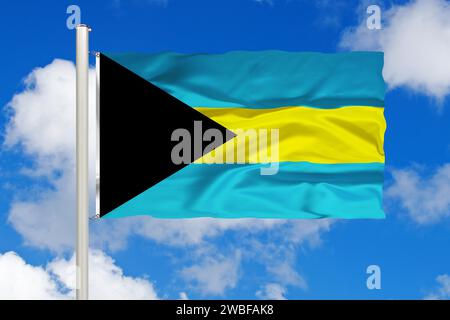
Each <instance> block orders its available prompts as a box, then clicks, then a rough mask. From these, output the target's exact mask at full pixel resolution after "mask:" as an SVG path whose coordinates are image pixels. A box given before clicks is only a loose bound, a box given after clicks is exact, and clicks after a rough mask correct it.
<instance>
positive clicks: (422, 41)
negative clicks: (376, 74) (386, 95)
mask: <svg viewBox="0 0 450 320" xmlns="http://www.w3.org/2000/svg"><path fill="white" fill-rule="evenodd" d="M381 15H382V21H383V23H382V29H381V30H369V29H368V28H367V27H366V18H367V16H364V17H363V19H362V21H361V23H360V25H359V26H357V27H355V28H350V29H347V30H345V31H344V33H343V36H342V39H341V42H340V46H341V47H342V48H345V49H351V50H380V51H384V52H385V66H384V70H383V75H384V78H385V80H386V82H387V83H388V84H389V86H390V87H392V88H394V87H398V86H405V87H407V88H409V89H412V90H414V91H417V92H420V93H423V94H426V95H429V96H432V97H434V98H437V99H438V100H442V99H443V98H444V97H445V96H446V95H448V94H449V93H450V19H449V18H448V17H449V16H450V3H449V2H448V1H445V0H417V1H410V2H408V3H406V4H402V5H393V6H392V7H391V8H390V9H388V10H386V11H382V13H381Z"/></svg>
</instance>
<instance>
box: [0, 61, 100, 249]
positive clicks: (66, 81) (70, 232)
mask: <svg viewBox="0 0 450 320" xmlns="http://www.w3.org/2000/svg"><path fill="white" fill-rule="evenodd" d="M89 89H90V101H89V103H90V106H94V105H95V95H94V93H95V78H94V71H93V70H91V73H90V86H89ZM7 109H8V110H9V113H10V114H11V117H10V119H9V122H8V125H7V128H6V132H5V144H4V146H3V148H4V149H12V148H14V147H16V148H19V149H20V150H21V151H22V152H23V154H25V155H27V156H29V157H31V158H32V159H33V160H34V161H33V166H32V167H29V168H24V170H23V173H25V174H26V175H29V176H31V177H35V178H36V181H37V182H39V181H42V179H44V181H45V182H46V183H47V184H48V185H50V188H48V186H46V187H42V188H39V187H38V188H37V191H35V192H34V193H33V194H32V196H30V195H29V192H28V190H27V192H26V193H24V194H23V195H20V194H18V195H16V199H15V200H14V201H13V202H12V203H11V206H10V213H9V218H8V220H9V222H10V223H11V224H12V225H13V227H14V228H15V229H16V230H17V231H18V232H19V233H20V234H21V235H22V236H23V237H24V240H25V243H26V244H27V245H31V246H36V247H39V248H49V249H51V250H54V251H61V250H70V249H72V248H73V245H74V237H75V234H74V228H73V223H74V221H75V211H74V210H75V159H74V157H75V120H74V119H75V66H74V64H73V63H72V62H70V61H65V60H59V59H55V60H54V61H53V62H52V63H51V64H49V65H47V66H45V67H43V68H36V69H34V70H33V71H32V72H31V73H30V74H29V75H28V76H27V77H26V79H25V89H24V90H23V91H22V92H20V93H18V94H16V95H14V97H13V98H12V100H11V101H10V102H9V103H8V105H7ZM94 115H95V109H94V108H91V109H90V116H91V117H90V123H89V126H90V132H91V134H90V141H92V142H93V141H95V140H94V139H95V135H94V134H95V130H94V128H95V127H94V126H95V122H94V120H95V119H94ZM94 154H95V145H94V143H91V144H90V155H91V159H94V157H93V155H94ZM94 165H95V163H94V162H93V161H91V166H90V172H91V173H92V174H91V186H90V191H91V194H94V186H95V177H94ZM91 210H92V212H93V210H94V202H92V205H91Z"/></svg>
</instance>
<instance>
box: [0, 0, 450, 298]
mask: <svg viewBox="0 0 450 320" xmlns="http://www.w3.org/2000/svg"><path fill="white" fill-rule="evenodd" d="M373 3H377V4H379V5H380V6H381V8H382V17H383V29H382V30H378V31H372V30H366V28H365V20H364V17H365V8H366V2H360V1H326V0H321V1H317V2H313V1H305V0H290V1H288V0H273V1H253V0H228V1H224V0H215V1H210V0H209V1H208V0H189V1H186V0H167V1H150V0H130V1H126V0H117V1H113V0H111V1H102V2H100V1H77V2H68V1H58V3H57V4H56V2H54V1H39V2H35V1H15V2H12V1H9V2H2V4H0V12H1V13H0V15H1V19H0V23H1V27H2V30H3V32H2V33H1V35H0V41H1V43H2V44H3V48H4V50H2V53H1V55H2V59H0V70H1V77H0V88H1V91H0V106H1V108H2V112H1V113H0V131H1V132H2V135H1V143H2V149H1V154H0V168H1V171H0V270H6V271H8V270H10V271H9V272H11V274H10V275H9V276H8V277H11V278H14V276H17V277H18V275H17V272H18V271H17V270H22V269H20V268H25V269H27V268H26V267H27V266H28V267H30V268H31V266H34V269H33V270H34V271H30V270H29V269H30V268H28V269H27V270H26V272H25V271H24V274H26V275H27V276H29V277H30V278H31V279H34V278H33V277H40V278H39V279H41V282H42V283H44V284H45V285H47V287H45V285H43V286H44V287H45V288H46V289H42V290H41V291H39V290H38V289H36V290H37V291H36V295H35V296H36V297H37V296H39V295H41V297H43V298H46V297H57V298H60V297H66V298H67V296H65V295H64V294H65V293H64V292H63V293H61V292H59V291H58V289H55V288H53V289H52V284H54V283H59V282H58V281H60V282H62V283H64V284H66V285H67V286H68V287H70V284H69V285H68V284H67V281H68V282H70V280H67V279H66V278H64V274H65V273H64V272H65V271H64V270H66V269H64V268H66V267H67V268H68V269H67V270H71V269H70V266H71V260H70V258H71V255H72V252H73V248H72V245H73V243H72V242H73V234H71V232H73V229H72V227H73V228H74V227H75V226H74V224H72V221H73V222H74V220H73V213H74V209H73V208H72V205H73V202H71V201H72V200H73V190H71V188H70V184H71V183H73V179H72V178H71V175H73V170H72V169H71V165H72V164H73V161H72V158H73V145H71V142H72V140H71V139H72V138H71V137H72V136H71V134H72V133H71V132H66V131H64V132H63V133H62V134H61V135H60V133H61V132H59V131H58V130H65V128H64V126H63V127H62V129H61V126H56V127H55V131H54V133H53V135H52V134H50V135H49V137H50V138H51V137H55V136H58V139H55V141H53V140H52V139H49V140H48V141H45V139H44V138H45V137H46V136H45V134H46V133H45V132H47V131H45V130H44V129H45V128H48V127H49V126H51V125H50V124H51V122H52V121H57V122H58V121H63V120H67V119H69V120H67V121H71V120H70V119H71V116H70V112H71V111H73V109H71V108H72V107H73V106H74V104H73V101H72V100H70V99H69V98H68V96H70V94H73V92H71V91H70V89H68V90H69V91H68V93H69V94H68V95H65V96H64V97H62V98H61V97H59V96H58V94H57V92H56V93H55V91H58V90H63V89H67V88H71V87H70V86H68V85H67V86H66V85H65V83H71V82H70V81H73V65H71V64H70V63H69V62H67V61H74V58H75V55H74V49H75V42H74V40H75V33H74V31H70V30H68V29H67V28H66V18H67V15H66V8H67V6H68V5H70V4H77V5H79V6H80V7H81V16H82V21H83V22H84V23H87V24H89V25H90V26H91V27H92V29H93V31H92V32H91V35H90V37H91V42H90V46H91V50H97V51H110V52H123V51H142V52H154V51H177V52H208V53H218V52H226V51H230V50H264V49H279V50H287V51H321V52H336V51H341V50H359V49H361V50H382V51H385V55H386V64H385V79H386V81H387V83H388V85H389V90H388V92H387V95H386V110H385V115H386V119H387V123H388V130H387V133H386V138H385V150H386V155H387V159H386V168H387V172H386V182H385V190H386V196H385V207H386V212H387V217H386V219H385V220H381V221H378V220H376V221H371V220H364V221H328V220H320V221H295V222H292V221H285V222H273V221H267V222H264V221H256V222H255V221H236V222H224V221H214V220H201V221H191V222H177V221H157V220H154V219H151V218H146V217H144V218H143V219H141V218H132V219H123V220H117V221H114V222H104V221H98V222H92V223H91V239H92V241H91V246H92V248H93V251H94V252H95V257H94V258H93V259H92V260H95V261H97V265H96V266H95V267H94V269H95V270H97V271H98V270H100V269H101V268H104V270H109V271H104V272H103V273H102V272H101V271H98V273H96V272H97V271H95V270H94V271H93V272H92V275H91V277H93V278H95V277H97V279H98V281H96V284H95V287H94V288H93V289H92V290H97V291H98V292H99V293H98V294H97V296H101V290H100V289H99V288H98V286H102V285H103V284H105V283H107V282H108V281H109V282H112V281H117V283H118V284H120V285H122V286H123V287H124V289H121V290H119V291H120V295H119V294H118V297H131V298H133V297H138V298H142V297H143V296H144V297H158V298H171V299H178V298H180V295H181V296H185V295H187V297H189V298H191V299H197V298H227V299H228V298H229V299H234V298H237V299H240V298H248V299H253V298H265V297H272V298H274V297H275V298H280V297H284V298H288V299H323V298H325V299H347V298H350V299H422V298H425V297H433V298H447V299H448V298H449V297H450V295H449V294H450V278H449V277H448V275H449V274H450V255H449V252H448V248H447V244H448V243H450V224H449V217H450V167H449V166H446V165H447V164H449V163H450V139H449V137H450V125H449V123H450V112H449V108H450V99H448V98H447V96H448V95H449V94H450V78H449V77H450V76H447V75H450V58H449V57H450V46H449V45H448V43H450V41H448V40H450V39H449V35H450V31H449V30H450V22H449V21H448V17H449V16H450V14H448V13H450V7H449V5H448V2H446V1H444V0H434V1H429V2H428V4H426V3H425V2H424V1H419V2H417V3H416V2H409V1H390V2H389V3H383V2H379V1H378V2H377V1H374V2H373ZM370 4H372V3H370ZM423 13H427V14H429V15H428V16H427V17H430V16H432V17H433V19H432V21H433V22H430V19H426V20H425V21H428V22H426V23H423V22H422V20H421V18H422V16H421V14H423ZM446 17H447V18H446ZM430 38H431V39H432V40H427V39H430ZM446 41H447V42H446ZM446 43H447V44H446ZM55 58H58V59H63V60H67V61H62V62H61V61H60V62H61V63H59V64H58V63H56V64H55V62H53V61H54V59H55ZM91 62H92V63H94V61H93V60H92V61H91ZM49 66H50V67H49ZM37 67H42V68H44V69H42V70H44V71H43V72H41V73H34V74H33V75H34V78H32V79H34V80H30V81H31V83H32V84H33V85H31V86H29V87H28V88H27V87H26V85H25V84H24V82H23V81H24V79H25V78H26V77H27V75H29V74H30V73H31V72H32V71H33V70H34V69H35V68H37ZM61 70H63V71H64V72H65V73H64V74H63V76H61V77H59V76H58V72H61ZM447 71H448V72H447ZM55 74H56V76H55ZM52 77H54V79H56V80H55V81H60V82H62V84H60V86H57V88H56V89H55V88H53V87H52V88H48V87H47V86H46V85H44V84H47V83H49V85H50V84H51V85H54V84H55V82H54V81H51V79H53V78H52ZM33 81H34V82H33ZM61 92H62V93H64V91H61ZM27 94H28V95H30V94H31V100H27V99H25V98H24V99H22V100H21V99H16V100H15V101H16V102H14V103H12V104H11V103H10V101H12V99H13V96H14V95H16V97H29V96H27ZM55 97H57V98H58V99H59V98H61V99H62V100H64V99H68V100H67V101H68V102H67V103H66V102H65V101H66V100H64V101H61V102H59V101H58V99H57V98H55ZM27 101H34V102H33V103H28V104H27ZM59 103H61V105H59ZM68 113H69V115H67V114H68ZM61 119H62V120H61ZM39 126H42V127H39ZM8 128H9V129H8ZM42 130H44V131H42ZM41 132H42V137H40V134H41ZM66 136H67V137H68V138H67V139H66V140H65V137H66ZM43 140H44V142H43ZM50 224H51V226H49V225H50ZM11 251H13V252H15V253H16V254H15V255H14V256H13V255H11V254H7V252H11ZM111 259H113V260H114V262H113V261H112V260H111ZM2 263H3V265H2ZM14 263H16V264H17V266H18V267H17V269H15V270H16V271H15V273H16V275H13V274H14V272H13V271H12V270H11V269H7V266H11V265H12V266H14V265H15V264H14ZM371 264H376V265H379V266H380V267H381V270H382V289H381V290H368V289H367V287H366V278H367V274H366V268H367V266H369V265H371ZM2 268H3V269H2ZM114 268H116V269H114ZM118 268H120V270H121V271H120V272H123V274H121V273H120V272H119V275H117V272H116V273H114V272H111V270H116V271H117V270H119V269H118ZM25 269H24V270H25ZM61 270H63V271H61ZM102 270H103V269H102ZM108 272H110V273H108ZM37 273H39V275H36V274H37ZM66 273H67V272H66ZM3 274H6V273H3ZM44 274H45V275H44ZM62 274H63V275H62ZM1 277H2V276H1V275H0V278H1ZM58 277H60V279H59V280H55V278H58ZM105 279H106V280H105ZM66 280H67V281H66ZM107 280H108V281H107ZM2 281H3V282H2ZM6 281H7V280H5V279H3V280H2V279H0V283H3V284H5V283H6V284H8V282H6ZM102 281H103V282H102ZM105 281H106V282H105ZM127 281H129V283H128V285H126V283H127ZM37 283H40V282H39V281H37ZM49 288H50V289H49ZM0 290H1V289H0ZM27 290H28V289H27V288H24V289H23V290H22V291H20V292H23V295H25V296H26V291H27ZM105 290H106V289H105ZM20 292H19V293H18V295H17V297H22V296H21V295H20V294H21V293H20ZM49 292H50V293H49ZM136 292H143V294H142V295H138V294H137V293H136ZM5 296H7V293H5V292H3V293H2V292H0V297H5ZM105 297H109V296H105Z"/></svg>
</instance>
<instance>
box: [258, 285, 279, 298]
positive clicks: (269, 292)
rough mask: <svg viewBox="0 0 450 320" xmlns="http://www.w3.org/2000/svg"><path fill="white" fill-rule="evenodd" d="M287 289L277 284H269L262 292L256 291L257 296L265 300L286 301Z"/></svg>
mask: <svg viewBox="0 0 450 320" xmlns="http://www.w3.org/2000/svg"><path fill="white" fill-rule="evenodd" d="M285 295H286V288H284V287H283V286H281V285H279V284H277V283H268V284H266V285H265V286H264V288H263V289H262V290H258V291H256V296H257V297H258V298H260V299H265V300H286V297H285Z"/></svg>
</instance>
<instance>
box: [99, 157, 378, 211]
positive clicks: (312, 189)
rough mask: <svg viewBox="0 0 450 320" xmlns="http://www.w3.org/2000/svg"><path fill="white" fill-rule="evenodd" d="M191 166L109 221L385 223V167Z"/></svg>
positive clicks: (293, 164) (294, 164)
mask: <svg viewBox="0 0 450 320" xmlns="http://www.w3.org/2000/svg"><path fill="white" fill-rule="evenodd" d="M261 167H267V165H265V164H242V165H240V164H212V165H205V164H192V165H189V166H187V167H185V168H184V169H182V170H180V171H178V172H177V173H175V174H174V175H172V176H171V177H169V178H167V179H166V180H163V181H162V182H160V183H159V184H157V185H155V186H154V187H152V188H150V189H148V190H146V191H145V192H143V193H141V194H140V195H138V196H136V197H135V198H133V199H132V200H130V201H128V202H126V203H125V204H123V205H122V206H120V207H118V208H116V209H115V210H113V211H112V212H110V213H109V214H107V215H106V216H104V217H105V218H118V217H126V216H134V215H150V216H153V217H155V218H195V217H215V218H283V219H288V218H347V219H352V218H384V212H383V207H382V189H383V170H384V164H382V163H369V164H327V165H324V164H313V163H307V162H281V163H280V164H279V172H278V173H277V174H275V175H271V176H268V175H266V176H263V175H260V169H261Z"/></svg>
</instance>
